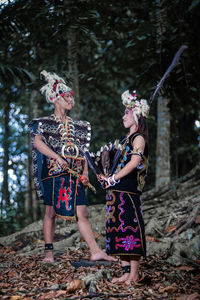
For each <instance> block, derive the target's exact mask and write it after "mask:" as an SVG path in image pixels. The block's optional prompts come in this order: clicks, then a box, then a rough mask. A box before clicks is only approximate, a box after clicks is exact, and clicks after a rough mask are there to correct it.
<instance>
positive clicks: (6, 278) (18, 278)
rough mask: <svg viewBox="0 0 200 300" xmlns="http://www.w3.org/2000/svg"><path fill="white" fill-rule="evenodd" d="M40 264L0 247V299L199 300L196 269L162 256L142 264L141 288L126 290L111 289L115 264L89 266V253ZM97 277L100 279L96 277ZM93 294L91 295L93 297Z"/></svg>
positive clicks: (117, 268)
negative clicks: (172, 263)
mask: <svg viewBox="0 0 200 300" xmlns="http://www.w3.org/2000/svg"><path fill="white" fill-rule="evenodd" d="M42 259H43V257H42V256H41V255H30V254H29V255H23V256H22V255H18V254H17V252H15V251H14V250H13V249H12V247H2V248H1V249H0V261H1V262H0V298H1V299H2V300H4V299H9V300H21V299H23V300H30V299H39V300H43V299H69V300H70V299H92V297H93V296H95V297H98V298H99V299H116V298H118V299H136V300H137V299H138V300H139V299H140V300H141V299H155V300H156V299H166V300H169V299H172V300H197V299H199V293H200V284H199V282H200V272H199V270H200V265H199V268H198V267H194V266H189V265H184V264H182V265H179V266H174V265H171V264H169V263H168V262H167V261H166V260H165V259H164V258H163V257H162V256H159V255H154V256H148V257H147V259H146V260H142V261H141V272H142V273H143V274H145V276H144V282H142V285H140V286H137V285H134V284H132V285H131V286H126V285H125V284H112V283H111V279H112V277H114V276H119V274H120V272H121V267H120V264H119V263H108V262H106V263H103V262H102V263H101V262H90V260H89V252H88V249H78V250H74V251H72V250H70V251H67V252H66V253H62V254H60V253H55V262H54V263H52V264H44V263H41V261H42ZM87 262H88V263H87ZM73 263H74V266H75V267H74V266H73ZM85 265H86V266H85ZM97 274H100V275H101V276H99V275H98V277H97ZM90 277H91V281H88V282H89V284H87V285H86V284H85V282H84V279H85V278H90ZM91 283H92V288H93V289H92V288H91ZM91 291H95V292H94V293H93V294H92V293H91ZM95 297H93V298H94V299H95Z"/></svg>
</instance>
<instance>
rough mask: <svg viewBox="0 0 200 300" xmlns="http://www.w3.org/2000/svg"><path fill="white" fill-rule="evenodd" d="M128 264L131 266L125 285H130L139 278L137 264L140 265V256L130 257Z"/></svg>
mask: <svg viewBox="0 0 200 300" xmlns="http://www.w3.org/2000/svg"><path fill="white" fill-rule="evenodd" d="M130 266H131V272H130V274H129V277H128V279H127V281H126V284H127V285H130V284H131V282H135V283H137V281H138V279H139V275H138V271H139V266H140V257H134V259H132V260H131V261H130Z"/></svg>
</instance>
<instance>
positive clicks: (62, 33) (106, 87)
mask: <svg viewBox="0 0 200 300" xmlns="http://www.w3.org/2000/svg"><path fill="white" fill-rule="evenodd" d="M157 9H158V8H157V6H156V1H153V2H152V1H148V0H145V1H142V2H137V1H136V2H135V1H132V2H131V1H127V0H125V1H116V0H111V1H99V2H98V1H94V0H78V1H76V2H74V1H70V0H65V1H60V0H53V1H46V0H34V1H33V0H16V1H15V2H13V3H10V4H9V5H7V6H5V7H4V8H3V9H1V11H0V35H1V40H2V43H1V45H0V82H1V85H0V89H1V94H2V99H1V104H0V107H1V110H2V111H1V116H4V115H3V109H4V107H5V103H7V102H8V101H10V104H14V106H13V109H15V110H16V111H18V115H17V116H16V115H15V116H14V119H15V122H14V124H15V125H13V124H11V123H12V122H11V121H10V122H9V127H10V135H11V136H10V137H9V145H10V146H9V147H10V148H9V149H10V153H9V157H10V168H11V169H13V172H14V174H15V175H16V178H17V179H16V182H17V184H18V186H19V190H21V191H23V193H22V194H21V197H22V198H21V201H22V205H21V206H19V201H20V200H19V198H17V193H16V195H12V197H13V200H16V199H18V200H17V202H16V203H17V205H18V206H19V207H20V209H21V212H22V211H23V203H24V191H25V190H26V182H25V181H23V180H21V178H23V176H24V175H26V167H27V161H26V159H27V157H28V148H29V147H28V142H27V141H28V129H27V124H28V122H29V121H30V119H31V118H32V117H33V116H34V110H36V108H37V110H36V111H37V114H38V115H37V116H39V115H48V114H49V113H50V112H51V107H50V106H48V105H47V104H46V103H45V100H44V97H42V96H41V95H39V94H38V96H37V98H36V99H34V101H33V103H32V102H31V101H32V100H31V99H32V98H31V97H32V92H33V91H39V89H40V87H41V86H42V85H43V83H44V82H43V81H42V80H41V79H40V77H39V74H40V72H41V71H42V70H43V69H45V70H47V71H53V72H56V73H58V74H59V75H61V76H63V77H64V78H65V79H66V81H67V83H68V84H69V85H72V82H73V81H72V75H73V74H72V69H71V61H70V59H71V57H70V56H69V53H68V49H69V44H70V42H71V41H70V38H69V33H70V31H71V30H74V31H75V32H76V35H77V37H78V40H77V49H78V72H79V86H80V98H81V104H80V108H79V109H80V114H81V118H82V119H86V120H88V121H90V122H91V125H92V144H91V150H92V151H95V150H97V149H99V148H100V147H101V146H102V145H103V144H105V143H107V142H108V141H113V140H114V139H115V138H117V137H119V136H121V135H123V134H124V133H125V130H124V128H123V126H122V122H121V118H122V116H123V109H124V108H123V106H122V104H121V93H122V92H123V91H124V90H126V89H129V88H130V89H136V90H137V93H138V95H139V96H140V97H143V98H146V99H149V98H150V96H151V95H152V93H153V91H154V89H155V87H156V84H157V82H158V81H159V79H160V78H161V76H162V75H163V74H164V72H165V70H166V69H167V67H168V66H169V64H170V63H171V60H172V58H173V56H174V54H175V52H176V51H177V50H178V49H179V47H180V46H181V45H182V44H186V45H188V50H187V51H185V52H184V53H183V55H182V57H181V60H180V64H179V65H178V66H177V67H176V69H175V70H174V71H173V72H172V73H171V74H170V77H169V78H168V79H166V81H165V83H164V87H163V90H162V93H163V96H165V97H169V98H170V100H171V101H170V104H169V106H170V113H171V166H172V174H171V175H172V177H176V176H182V175H184V174H185V173H186V172H188V171H189V170H190V169H191V168H192V167H193V166H194V165H195V163H196V161H197V160H198V159H199V145H198V143H199V141H198V136H199V131H198V130H197V129H195V126H194V122H195V120H198V119H199V115H200V113H199V111H200V102H199V63H200V62H199V55H198V49H199V47H200V45H199V37H198V28H199V20H200V18H199V11H200V10H199V1H196V0H194V1H190V2H188V1H186V0H176V1H173V2H170V3H168V2H165V1H163V2H162V5H161V7H160V11H161V14H160V15H158V13H157ZM162 16H166V18H165V20H167V21H165V22H161V24H162V26H163V28H162V35H161V37H160V47H159V48H158V47H157V34H158V22H159V21H161V20H159V19H158V18H159V17H162ZM8 37H9V38H8ZM75 50H76V49H74V51H75ZM30 74H33V75H30ZM30 78H31V79H33V81H30V82H28V81H27V79H30ZM11 109H12V106H11ZM72 114H73V112H72ZM12 117H13V116H11V113H10V118H12ZM25 123H26V125H25ZM16 124H18V125H16ZM0 128H1V131H0V134H1V139H2V142H3V141H4V124H3V120H2V119H1V120H0ZM19 128H23V131H22V132H19ZM149 129H150V140H149V148H150V165H149V176H148V182H147V186H146V189H148V188H150V187H152V186H153V185H154V178H155V145H156V100H155V101H154V103H153V105H152V108H151V114H150V118H149ZM20 130H21V129H20ZM1 147H2V145H1ZM3 155H4V153H3V151H1V157H0V159H1V162H2V161H3ZM23 155H24V156H23ZM19 166H21V167H20V168H19ZM91 176H92V181H93V183H94V184H95V185H96V186H97V188H98V184H97V183H96V182H95V178H94V177H93V175H91ZM10 189H11V190H12V188H10ZM101 193H102V191H101V192H100V189H99V188H98V195H99V194H101ZM90 197H91V199H92V200H91V201H92V202H95V201H102V200H100V198H101V199H103V195H102V194H101V197H97V196H94V195H91V196H90ZM1 209H2V205H1ZM12 209H15V208H14V207H12Z"/></svg>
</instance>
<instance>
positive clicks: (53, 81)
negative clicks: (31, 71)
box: [40, 70, 73, 103]
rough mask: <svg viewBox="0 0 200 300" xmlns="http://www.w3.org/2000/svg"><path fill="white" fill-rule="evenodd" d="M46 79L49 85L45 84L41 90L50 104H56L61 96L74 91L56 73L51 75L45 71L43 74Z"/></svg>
mask: <svg viewBox="0 0 200 300" xmlns="http://www.w3.org/2000/svg"><path fill="white" fill-rule="evenodd" d="M40 74H41V75H43V76H44V77H45V80H46V81H47V84H45V85H44V86H43V87H42V88H41V89H40V91H41V93H42V94H45V97H46V100H47V102H49V103H54V102H55V101H56V100H57V99H58V97H59V96H61V95H63V94H65V93H68V92H71V94H73V91H72V89H71V88H70V87H68V86H67V85H66V83H65V81H64V79H62V78H61V77H59V76H58V75H57V74H55V73H50V72H47V71H45V70H43V71H42V72H41V73H40Z"/></svg>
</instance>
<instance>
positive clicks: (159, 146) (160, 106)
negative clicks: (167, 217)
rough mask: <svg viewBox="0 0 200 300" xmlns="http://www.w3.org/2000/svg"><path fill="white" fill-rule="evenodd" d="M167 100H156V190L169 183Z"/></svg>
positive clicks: (159, 17)
mask: <svg viewBox="0 0 200 300" xmlns="http://www.w3.org/2000/svg"><path fill="white" fill-rule="evenodd" d="M155 3H156V15H155V17H156V25H157V31H156V34H157V52H158V53H160V69H161V54H162V34H163V32H164V31H165V23H166V20H167V18H166V15H165V11H164V10H163V9H162V7H161V1H160V0H156V2H155ZM168 103H169V99H166V98H165V99H164V98H163V97H162V96H159V97H158V100H157V140H156V176H155V177H156V188H157V189H158V188H160V187H162V186H163V185H167V184H169V182H170V112H169V108H168Z"/></svg>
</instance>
